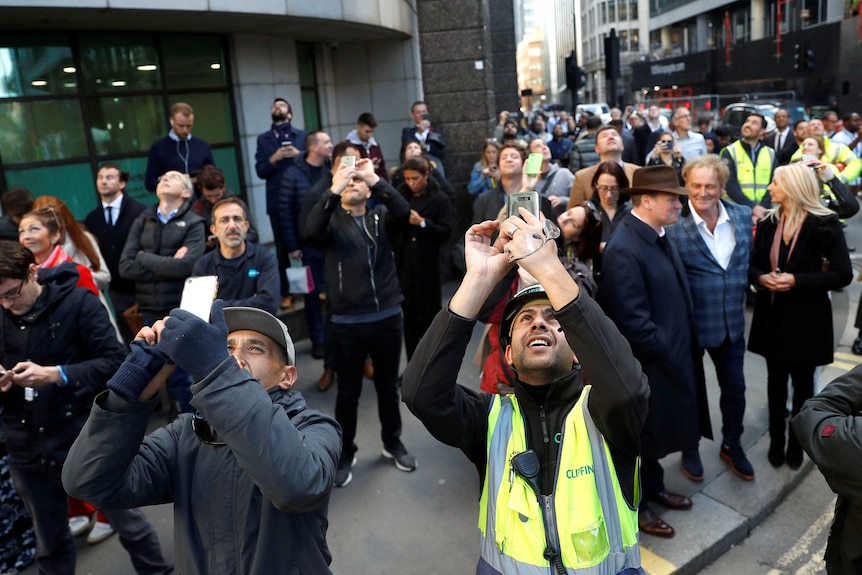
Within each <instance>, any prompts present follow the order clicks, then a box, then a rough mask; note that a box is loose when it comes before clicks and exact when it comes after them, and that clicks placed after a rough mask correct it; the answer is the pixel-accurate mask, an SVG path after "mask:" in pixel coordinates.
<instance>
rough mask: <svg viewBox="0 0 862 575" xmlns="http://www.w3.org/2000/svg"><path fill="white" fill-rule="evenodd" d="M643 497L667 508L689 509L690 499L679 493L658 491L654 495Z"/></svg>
mask: <svg viewBox="0 0 862 575" xmlns="http://www.w3.org/2000/svg"><path fill="white" fill-rule="evenodd" d="M644 499H646V500H647V501H649V502H650V503H658V504H659V505H661V506H662V507H667V508H668V509H691V499H689V498H688V497H686V496H685V495H680V494H679V493H671V492H670V491H660V492H659V493H656V494H654V495H646V496H644Z"/></svg>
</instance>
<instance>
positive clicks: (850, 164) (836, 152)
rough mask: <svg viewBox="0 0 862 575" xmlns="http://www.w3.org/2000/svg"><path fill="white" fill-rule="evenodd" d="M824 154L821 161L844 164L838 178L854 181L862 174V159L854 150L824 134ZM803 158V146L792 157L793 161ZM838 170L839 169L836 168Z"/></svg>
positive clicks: (844, 180) (845, 181)
mask: <svg viewBox="0 0 862 575" xmlns="http://www.w3.org/2000/svg"><path fill="white" fill-rule="evenodd" d="M823 147H824V148H826V149H825V150H823V156H822V157H821V158H820V161H822V162H826V163H829V164H844V169H843V170H841V171H840V172H838V174H837V175H838V179H839V180H841V181H842V182H844V183H845V184H846V183H847V182H852V181H853V180H855V179H856V178H858V177H859V175H860V174H862V159H859V158H857V157H856V154H854V153H853V150H851V149H850V148H848V147H847V146H845V145H844V144H836V143H835V142H833V141H832V140H830V139H829V138H827V137H826V136H823ZM801 159H802V147H801V146H800V148H799V149H798V150H796V151H795V152H793V155H792V156H791V157H790V161H791V162H798V161H799V160H801ZM836 171H837V170H836Z"/></svg>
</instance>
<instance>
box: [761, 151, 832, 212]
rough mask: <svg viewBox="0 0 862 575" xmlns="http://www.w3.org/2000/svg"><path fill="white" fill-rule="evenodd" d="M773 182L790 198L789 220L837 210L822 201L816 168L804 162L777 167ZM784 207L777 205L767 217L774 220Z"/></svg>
mask: <svg viewBox="0 0 862 575" xmlns="http://www.w3.org/2000/svg"><path fill="white" fill-rule="evenodd" d="M772 183H773V184H775V185H776V186H778V187H779V188H781V191H783V192H784V194H785V195H786V196H787V198H788V199H789V200H790V208H789V209H788V213H787V219H788V221H789V222H794V221H797V220H802V219H805V216H806V215H807V214H814V215H816V216H829V215H834V214H835V212H833V211H832V210H830V209H829V208H827V207H825V206H824V205H823V204H821V203H820V181H819V180H818V179H817V176H816V175H815V174H814V170H812V169H811V168H809V167H808V166H804V165H802V164H790V165H787V166H780V167H778V168H776V169H775V175H774V176H773V178H772ZM782 213H783V208H782V207H781V206H776V207H774V208H773V209H771V210H770V211H769V212H768V213H767V215H766V217H767V218H771V219H773V220H774V221H778V218H779V217H780V216H781V215H782Z"/></svg>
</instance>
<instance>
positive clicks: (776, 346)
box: [748, 163, 853, 469]
mask: <svg viewBox="0 0 862 575" xmlns="http://www.w3.org/2000/svg"><path fill="white" fill-rule="evenodd" d="M767 189H768V190H769V193H770V194H771V196H772V202H773V204H775V206H776V207H775V208H774V209H772V210H770V211H769V212H767V214H766V216H765V217H764V218H763V219H761V220H760V221H759V222H758V223H757V233H756V235H755V238H754V248H753V252H752V256H751V264H750V266H749V281H750V282H751V283H752V284H753V285H754V286H755V287H756V288H757V290H758V291H757V298H756V301H755V306H754V318H753V320H752V323H751V332H750V334H749V339H748V349H749V351H752V352H754V353H757V354H759V355H762V356H763V357H764V358H765V359H766V370H767V396H768V400H769V401H768V403H769V436H770V445H769V453H768V459H769V462H770V463H771V464H772V465H773V467H780V466H781V465H783V464H784V463H785V462H787V465H788V466H789V467H790V468H791V469H799V467H800V466H801V465H802V448H801V447H800V445H799V442H798V440H797V439H796V437H795V436H794V435H793V433H791V434H790V438H789V441H787V450H786V452H785V440H786V438H787V424H786V420H785V419H786V418H785V405H786V403H787V381H788V378H789V377H790V378H792V380H793V415H796V414H797V413H799V410H800V408H801V407H802V404H803V403H804V402H805V400H806V399H809V398H810V397H811V396H812V395H813V392H814V370H815V368H816V367H817V366H818V365H826V364H829V363H832V353H833V350H834V342H833V335H832V305H831V303H830V300H829V291H830V290H835V289H840V288H842V287H844V286H846V285H847V284H849V283H850V280H851V279H852V275H853V273H852V269H851V267H850V255H849V253H848V251H847V244H846V242H845V240H844V233H843V231H842V229H841V223H840V222H839V221H838V218H837V216H836V215H835V214H834V213H833V212H832V211H831V210H829V209H827V208H826V207H824V206H823V204H821V203H820V198H819V196H820V181H819V180H818V178H817V175H816V173H815V171H814V170H813V169H812V168H810V167H808V166H806V165H803V164H801V163H797V164H791V165H789V166H782V167H779V168H776V170H775V175H774V178H773V181H772V183H771V184H769V186H768V188H767Z"/></svg>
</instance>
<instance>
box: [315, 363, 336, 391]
mask: <svg viewBox="0 0 862 575" xmlns="http://www.w3.org/2000/svg"><path fill="white" fill-rule="evenodd" d="M334 382H335V370H334V369H332V368H326V369H324V370H323V375H321V376H320V379H318V380H317V391H319V392H321V393H322V392H324V391H327V390H328V389H329V388H330V387H332V384H333V383H334Z"/></svg>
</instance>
